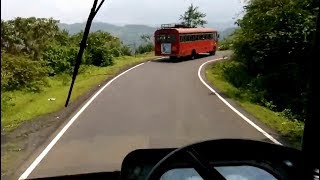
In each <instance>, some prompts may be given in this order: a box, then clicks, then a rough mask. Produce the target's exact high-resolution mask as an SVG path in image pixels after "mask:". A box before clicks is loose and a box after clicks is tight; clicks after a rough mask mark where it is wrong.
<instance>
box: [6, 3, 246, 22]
mask: <svg viewBox="0 0 320 180" xmlns="http://www.w3.org/2000/svg"><path fill="white" fill-rule="evenodd" d="M241 1H242V0H106V1H105V3H104V4H103V6H102V8H101V9H100V11H99V13H98V14H97V16H96V17H95V21H100V22H108V23H113V24H118V25H121V24H148V25H156V24H163V23H174V22H177V21H178V20H179V15H180V14H183V12H184V11H185V10H186V8H187V7H188V6H189V5H190V4H191V3H193V4H194V5H196V6H199V9H200V11H202V12H204V13H206V14H207V17H206V20H207V21H208V22H228V21H234V20H233V18H236V17H238V14H239V13H241V11H242V6H243V3H242V2H241ZM92 2H93V0H1V18H2V19H5V20H8V19H13V18H14V17H30V16H35V17H53V18H54V19H58V20H60V22H63V23H76V22H84V21H85V20H86V19H87V16H88V14H89V11H90V8H91V6H92Z"/></svg>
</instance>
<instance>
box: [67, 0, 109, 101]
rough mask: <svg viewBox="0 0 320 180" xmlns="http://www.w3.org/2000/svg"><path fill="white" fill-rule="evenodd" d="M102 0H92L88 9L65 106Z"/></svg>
mask: <svg viewBox="0 0 320 180" xmlns="http://www.w3.org/2000/svg"><path fill="white" fill-rule="evenodd" d="M104 1H105V0H102V1H101V2H100V4H99V5H98V0H94V2H93V6H92V8H91V11H90V14H89V17H88V20H87V23H86V27H85V30H84V33H83V36H82V40H81V43H80V49H79V52H78V55H77V58H76V62H75V66H74V70H73V75H72V81H71V85H70V89H69V93H68V97H67V100H66V104H65V107H67V106H68V104H69V101H70V97H71V93H72V89H73V85H74V82H75V81H76V78H77V75H78V71H79V68H80V64H81V61H82V55H83V52H84V49H85V48H86V47H87V39H88V35H89V32H90V27H91V24H92V21H93V19H94V17H95V16H96V14H97V12H98V11H99V9H100V8H101V6H102V4H103V3H104ZM97 5H98V7H97Z"/></svg>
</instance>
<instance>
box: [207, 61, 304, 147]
mask: <svg viewBox="0 0 320 180" xmlns="http://www.w3.org/2000/svg"><path fill="white" fill-rule="evenodd" d="M224 63H229V61H220V62H217V63H215V64H213V65H211V66H209V68H208V69H207V70H206V78H207V79H208V81H209V82H210V83H212V84H213V85H214V87H216V88H217V89H218V90H219V91H220V92H222V93H223V94H225V95H227V96H228V97H229V98H231V99H233V100H235V101H236V102H237V103H238V104H239V105H240V106H241V107H242V108H243V109H245V110H246V111H247V112H249V113H250V114H251V115H253V116H254V117H256V118H257V119H259V120H260V121H262V122H263V123H265V124H266V125H267V126H269V127H270V128H272V129H274V130H275V131H277V132H278V133H279V134H280V135H281V137H283V138H284V139H285V141H287V143H288V144H289V145H290V146H292V147H294V148H300V147H301V138H302V134H303V128H304V124H303V123H302V122H298V121H293V120H289V119H288V118H286V117H285V116H283V115H282V114H281V113H280V112H274V111H271V110H270V109H268V108H266V107H264V106H261V105H258V104H255V103H252V102H251V101H250V100H249V98H248V96H249V95H248V92H246V91H243V90H241V89H237V88H236V87H234V86H233V85H232V84H230V83H229V82H227V81H226V80H225V79H224V77H223V71H222V67H223V65H224Z"/></svg>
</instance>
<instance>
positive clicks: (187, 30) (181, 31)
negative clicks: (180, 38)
mask: <svg viewBox="0 0 320 180" xmlns="http://www.w3.org/2000/svg"><path fill="white" fill-rule="evenodd" d="M176 30H177V31H178V33H179V34H189V33H209V32H216V31H217V30H215V29H212V28H176Z"/></svg>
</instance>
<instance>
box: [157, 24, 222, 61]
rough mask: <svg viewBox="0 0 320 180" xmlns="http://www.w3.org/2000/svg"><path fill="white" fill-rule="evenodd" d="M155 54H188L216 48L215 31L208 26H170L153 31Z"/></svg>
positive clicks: (180, 55) (216, 37)
mask: <svg viewBox="0 0 320 180" xmlns="http://www.w3.org/2000/svg"><path fill="white" fill-rule="evenodd" d="M154 39H155V55H156V56H177V57H182V56H189V55H191V54H192V52H193V51H195V52H196V53H208V52H209V53H210V52H214V51H216V49H217V45H218V44H217V42H218V34H217V31H216V30H214V29H210V28H170V29H160V30H157V31H156V32H155V33H154Z"/></svg>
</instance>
